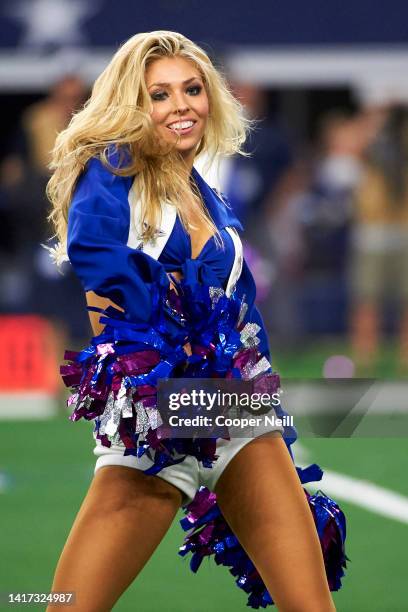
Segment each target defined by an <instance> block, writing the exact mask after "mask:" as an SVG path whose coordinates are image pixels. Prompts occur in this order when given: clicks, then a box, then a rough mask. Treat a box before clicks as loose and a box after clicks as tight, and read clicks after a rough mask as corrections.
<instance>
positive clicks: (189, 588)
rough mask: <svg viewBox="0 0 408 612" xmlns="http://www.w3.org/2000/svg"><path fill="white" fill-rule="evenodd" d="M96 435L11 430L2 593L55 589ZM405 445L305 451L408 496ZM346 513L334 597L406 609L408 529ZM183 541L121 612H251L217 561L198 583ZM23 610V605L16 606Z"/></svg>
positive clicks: (169, 544)
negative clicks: (342, 572)
mask: <svg viewBox="0 0 408 612" xmlns="http://www.w3.org/2000/svg"><path fill="white" fill-rule="evenodd" d="M90 431H91V430H90V423H85V422H82V421H80V422H78V423H72V422H70V421H68V420H67V419H66V418H64V417H59V418H56V419H54V420H50V421H45V422H35V421H24V422H18V423H17V422H3V423H1V433H2V435H1V471H2V472H3V473H5V474H6V475H7V481H6V489H5V490H4V491H3V493H2V494H1V498H0V500H1V525H2V565H3V568H2V571H1V578H0V591H3V592H4V591H36V592H37V591H48V590H49V588H50V585H51V582H52V576H53V571H54V567H55V564H56V561H57V559H58V556H59V553H60V550H61V548H62V546H63V543H64V541H65V538H66V536H67V534H68V531H69V529H70V526H71V524H72V521H73V519H74V517H75V514H76V512H77V510H78V508H79V505H80V503H81V500H82V498H83V496H84V495H85V493H86V490H87V487H88V485H89V482H90V479H91V477H92V470H93V455H92V453H91V449H92V442H91V439H90ZM395 442H396V441H395V440H380V439H364V440H361V439H350V440H345V439H337V440H336V439H331V440H327V439H322V440H316V439H315V440H313V439H308V440H305V441H302V445H305V446H307V448H308V449H309V450H310V451H311V454H312V457H313V460H316V461H317V462H318V463H319V464H320V465H321V466H322V467H323V468H330V469H333V470H335V471H337V472H343V473H346V474H347V475H351V476H355V477H358V478H363V479H367V480H370V481H372V482H374V483H377V484H379V485H382V486H385V487H389V488H391V489H393V490H396V491H399V492H400V493H402V494H404V495H406V496H408V482H407V478H406V474H407V470H408V453H407V448H406V444H405V448H403V444H402V441H401V440H400V441H397V445H396V444H395ZM341 506H342V508H343V509H344V511H345V513H346V516H347V520H348V536H347V553H348V556H349V557H350V558H351V559H352V563H350V564H349V570H348V573H347V576H346V578H345V579H344V587H343V589H342V590H341V591H340V592H339V593H335V595H334V597H335V601H336V605H337V609H338V610H339V611H340V612H377V611H378V612H380V611H381V612H384V611H390V612H402V611H405V610H406V609H407V602H408V591H407V583H406V563H407V552H406V549H407V544H408V525H407V524H404V523H402V522H399V521H396V520H391V519H388V518H383V517H381V516H379V515H378V514H376V513H373V512H369V511H367V510H364V509H362V508H359V507H358V506H356V505H353V504H351V503H343V502H341ZM180 517H181V514H180ZM182 537H183V532H182V530H181V528H180V526H179V525H178V523H177V522H175V523H174V524H173V527H172V529H171V530H170V532H169V533H168V534H167V537H166V538H165V540H164V541H163V542H162V544H161V546H160V548H159V549H158V550H157V551H156V553H155V555H154V556H153V558H152V559H151V560H150V562H149V563H148V565H147V566H146V567H145V568H144V570H143V572H142V573H141V574H140V575H139V577H138V578H137V580H136V581H135V582H134V584H133V585H132V586H131V587H130V588H129V589H128V591H127V592H126V593H125V594H124V595H123V596H122V598H121V599H120V601H119V602H118V604H117V605H116V606H115V610H118V611H119V612H128V611H129V612H130V611H133V610H140V611H143V612H157V611H159V610H166V611H169V612H208V611H214V612H224V611H230V610H231V611H232V610H234V611H235V610H237V611H238V610H245V609H249V608H246V606H245V602H246V597H245V594H244V593H243V592H241V591H240V590H239V589H238V588H237V587H236V586H235V585H234V579H233V577H232V576H230V574H229V573H228V570H226V569H225V568H221V567H217V566H216V565H215V564H214V562H213V561H212V560H206V561H208V563H205V564H204V566H203V567H202V568H200V570H199V572H198V574H197V575H194V574H192V572H191V571H190V569H189V567H188V560H187V559H183V558H181V557H179V556H178V555H177V549H178V546H179V545H180V543H181V541H182ZM159 580H160V585H161V586H160V588H158V582H159ZM163 585H165V586H163ZM20 608H21V609H22V608H23V606H13V609H20ZM25 608H27V606H25ZM8 609H12V608H11V607H8ZM30 609H40V608H39V607H38V606H30Z"/></svg>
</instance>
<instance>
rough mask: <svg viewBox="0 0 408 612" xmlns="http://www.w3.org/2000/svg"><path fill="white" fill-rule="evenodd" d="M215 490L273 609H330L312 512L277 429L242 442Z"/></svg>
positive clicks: (290, 611) (314, 611) (307, 611)
mask: <svg viewBox="0 0 408 612" xmlns="http://www.w3.org/2000/svg"><path fill="white" fill-rule="evenodd" d="M215 492H216V494H217V501H218V504H219V506H220V509H221V511H222V513H223V515H224V517H225V519H226V520H227V522H228V523H229V525H230V527H231V529H232V530H233V531H234V533H235V534H236V536H237V538H238V539H239V541H240V543H241V545H242V547H243V548H244V549H245V551H246V552H247V554H248V555H249V557H250V558H251V560H252V561H253V563H254V564H255V566H256V568H257V570H258V571H259V573H260V575H261V576H262V579H263V581H264V583H265V585H266V587H267V589H268V591H269V592H270V594H271V596H272V598H273V600H274V601H275V603H276V605H277V607H278V609H279V612H333V611H335V607H334V603H333V600H332V597H331V594H330V590H329V587H328V584H327V578H326V572H325V568H324V562H323V555H322V552H321V547H320V542H319V539H318V536H317V532H316V527H315V524H314V521H313V517H312V514H311V512H310V508H309V505H308V503H307V500H306V496H305V494H304V492H303V490H302V487H301V484H300V481H299V477H298V475H297V472H296V469H295V466H294V464H293V461H292V460H291V458H290V455H289V452H288V449H287V447H286V444H285V441H284V440H283V438H282V436H281V434H280V433H279V432H271V433H269V434H266V435H264V436H260V437H258V438H255V439H254V440H251V442H249V443H248V444H247V445H246V446H244V447H243V448H242V449H241V450H240V451H239V452H238V453H237V455H235V457H234V458H233V459H232V460H231V461H230V463H229V464H228V465H227V467H226V468H225V470H224V472H223V473H222V474H221V476H220V478H219V480H218V482H217V484H216V487H215Z"/></svg>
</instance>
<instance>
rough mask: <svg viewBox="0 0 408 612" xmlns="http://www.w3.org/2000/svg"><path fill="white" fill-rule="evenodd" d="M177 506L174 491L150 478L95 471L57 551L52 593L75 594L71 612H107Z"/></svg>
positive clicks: (114, 469) (110, 469)
mask: <svg viewBox="0 0 408 612" xmlns="http://www.w3.org/2000/svg"><path fill="white" fill-rule="evenodd" d="M180 503H181V493H180V491H179V490H178V489H177V488H176V487H175V486H173V485H172V484H170V483H168V482H166V481H164V480H162V479H160V478H157V477H156V476H147V475H146V474H143V472H141V471H139V470H135V469H133V468H130V467H124V466H105V467H103V468H101V469H99V470H98V471H97V473H96V474H95V476H94V478H93V480H92V483H91V485H90V488H89V490H88V493H87V495H86V497H85V499H84V501H83V503H82V505H81V507H80V510H79V512H78V514H77V516H76V519H75V521H74V524H73V526H72V529H71V531H70V534H69V536H68V539H67V542H66V544H65V547H64V549H63V551H62V554H61V557H60V559H59V562H58V565H57V569H56V573H55V577H54V582H53V585H52V590H53V591H74V592H75V596H76V603H75V605H73V606H71V609H72V611H73V612H74V610H75V611H77V612H79V611H81V612H105V611H109V610H111V609H112V606H113V605H114V603H115V602H116V601H117V599H118V598H119V597H120V595H121V594H122V593H123V592H124V590H125V589H126V588H127V587H128V586H129V585H130V584H131V582H132V581H133V580H134V578H135V577H136V576H137V575H138V573H139V572H140V570H141V569H142V568H143V567H144V565H145V564H146V562H147V561H148V559H149V558H150V556H151V555H152V553H153V552H154V550H155V548H156V547H157V546H158V544H159V543H160V541H161V540H162V538H163V536H164V535H165V533H166V531H167V530H168V528H169V526H170V525H171V523H172V521H173V519H174V517H175V515H176V513H177V511H178V508H179V507H180ZM55 607H56V606H52V607H51V606H50V609H52V610H54V609H55Z"/></svg>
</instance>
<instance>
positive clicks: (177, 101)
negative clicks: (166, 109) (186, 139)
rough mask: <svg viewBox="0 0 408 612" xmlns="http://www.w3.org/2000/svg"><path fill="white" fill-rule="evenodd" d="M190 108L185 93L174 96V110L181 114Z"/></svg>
mask: <svg viewBox="0 0 408 612" xmlns="http://www.w3.org/2000/svg"><path fill="white" fill-rule="evenodd" d="M188 109H189V106H188V103H187V101H186V99H185V97H184V96H183V94H178V95H176V96H175V97H174V111H175V112H176V113H178V114H179V115H181V114H182V113H185V112H186V111H188Z"/></svg>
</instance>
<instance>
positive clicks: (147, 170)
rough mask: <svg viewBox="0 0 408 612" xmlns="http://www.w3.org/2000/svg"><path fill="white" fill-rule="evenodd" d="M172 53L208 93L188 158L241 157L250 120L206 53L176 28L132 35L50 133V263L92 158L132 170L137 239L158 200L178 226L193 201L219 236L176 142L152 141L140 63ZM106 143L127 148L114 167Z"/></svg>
mask: <svg viewBox="0 0 408 612" xmlns="http://www.w3.org/2000/svg"><path fill="white" fill-rule="evenodd" d="M176 56H180V57H183V58H185V59H187V60H190V61H191V62H192V63H193V64H194V66H195V67H196V68H197V69H198V71H199V73H200V75H201V77H202V79H203V82H204V86H205V89H206V92H207V96H208V99H209V108H210V112H209V117H208V121H207V125H206V130H205V133H204V136H203V138H202V140H201V142H200V143H199V146H198V147H197V150H196V153H195V156H196V157H197V156H198V155H199V154H200V153H202V152H204V151H205V152H206V154H207V155H208V164H209V165H210V164H211V163H212V162H213V161H214V160H216V159H217V158H218V159H219V157H218V156H220V155H233V154H236V153H238V154H241V155H247V153H245V152H244V151H243V149H242V145H243V143H244V142H245V140H246V136H247V133H248V131H249V130H250V129H251V128H252V121H251V120H249V119H248V118H246V117H245V114H244V110H243V107H242V105H241V104H240V102H239V101H238V100H236V98H234V96H233V95H232V93H231V92H230V90H229V88H228V85H227V82H226V79H225V77H224V76H223V74H222V72H221V71H220V70H219V69H217V68H216V67H215V66H214V65H213V63H212V62H211V60H210V58H209V57H208V55H207V53H206V52H205V51H204V50H203V49H202V48H201V47H199V46H198V45H196V44H195V43H193V42H192V41H191V40H189V39H188V38H186V37H185V36H183V35H182V34H179V33H177V32H169V31H165V30H159V31H155V32H147V33H141V34H137V35H135V36H133V37H132V38H130V39H129V40H128V41H127V42H126V43H124V44H123V45H122V46H121V47H120V48H119V49H118V51H117V52H116V53H115V55H114V56H113V58H112V60H111V62H110V63H109V65H108V66H107V67H106V68H105V70H104V71H103V72H102V74H101V75H100V76H99V77H98V79H97V80H96V81H95V83H94V86H93V89H92V93H91V96H90V98H89V99H88V100H87V102H86V103H85V104H84V107H83V108H82V109H81V110H80V111H79V112H77V113H76V114H75V115H74V116H73V117H72V119H71V121H70V123H69V125H68V127H67V128H66V129H65V130H63V131H62V132H60V133H59V135H58V136H57V139H56V143H55V147H54V149H53V153H52V161H51V164H50V169H51V170H52V171H53V174H52V176H51V178H50V180H49V182H48V185H47V195H48V198H49V199H50V201H51V204H52V210H51V213H50V215H49V217H48V219H49V220H50V221H51V222H52V224H53V226H54V228H55V234H54V237H57V239H58V243H57V246H56V247H55V248H54V249H52V251H53V257H54V259H55V261H56V262H57V263H58V264H59V263H61V262H62V261H64V260H65V259H66V258H67V256H66V241H67V221H68V210H69V206H70V202H71V199H72V195H73V191H74V189H75V185H76V182H77V180H78V178H79V176H80V175H81V173H82V172H83V171H84V169H85V166H86V163H87V162H88V160H89V159H90V158H91V157H94V156H98V157H99V158H100V159H101V161H102V163H104V164H105V165H106V167H108V168H109V170H110V171H111V172H113V173H115V174H117V175H121V176H133V175H136V174H137V175H138V190H139V193H140V198H141V211H142V212H141V227H142V228H143V227H145V228H146V229H145V230H144V231H143V233H142V235H141V239H142V240H144V241H148V240H152V239H154V232H155V228H156V227H157V225H158V222H159V219H160V215H161V202H162V201H170V202H172V203H173V204H174V205H175V206H176V207H177V211H178V214H179V216H180V219H181V221H182V223H183V225H184V227H185V228H187V227H188V221H187V218H186V210H187V209H188V208H189V206H186V203H189V205H190V207H194V205H195V204H198V208H197V206H196V207H195V210H197V213H198V217H199V219H200V220H202V221H203V223H204V225H206V226H207V227H208V228H209V230H210V231H211V234H215V235H216V239H217V236H218V237H219V233H218V231H217V228H216V227H215V225H214V223H213V222H212V221H211V218H210V217H209V215H208V211H206V209H205V205H204V203H203V201H202V199H201V197H200V194H199V192H198V190H197V189H196V188H194V185H191V184H190V181H189V180H188V177H187V175H186V170H185V167H183V160H182V157H181V155H180V153H179V152H178V151H177V149H176V145H173V144H172V145H169V144H168V143H167V144H165V143H163V142H162V141H160V139H159V138H158V135H157V132H156V131H155V129H154V124H153V122H152V119H151V115H150V113H151V109H152V102H151V98H150V95H149V92H148V90H147V87H146V82H145V72H146V69H147V67H148V66H149V64H150V63H151V62H153V61H155V60H157V59H160V58H163V57H176ZM112 147H113V149H114V150H116V151H119V153H123V152H124V151H126V152H127V154H126V155H124V156H122V161H121V163H120V164H119V165H118V164H114V165H111V164H110V163H109V159H110V152H111V151H112ZM129 154H130V155H129ZM125 160H126V163H124V161H125ZM181 203H183V204H181ZM191 209H192V208H191ZM187 231H188V230H187Z"/></svg>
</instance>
